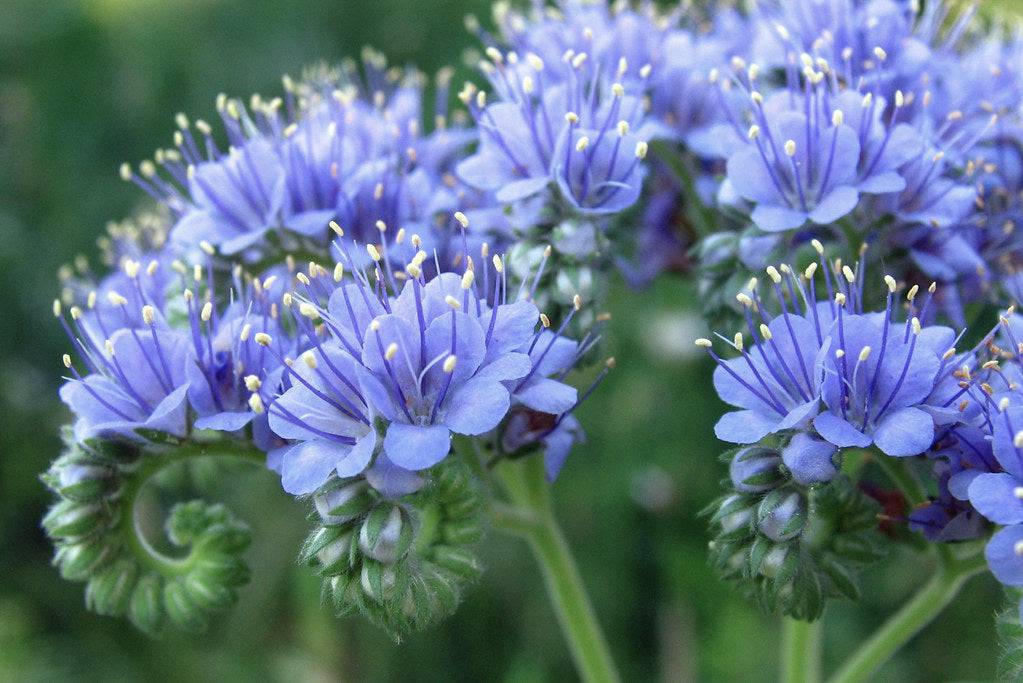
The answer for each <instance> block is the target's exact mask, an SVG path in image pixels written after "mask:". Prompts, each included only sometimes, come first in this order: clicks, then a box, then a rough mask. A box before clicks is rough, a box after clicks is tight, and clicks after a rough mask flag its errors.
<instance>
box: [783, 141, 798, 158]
mask: <svg viewBox="0 0 1023 683" xmlns="http://www.w3.org/2000/svg"><path fill="white" fill-rule="evenodd" d="M785 156H788V157H794V156H796V141H795V140H786V141H785Z"/></svg>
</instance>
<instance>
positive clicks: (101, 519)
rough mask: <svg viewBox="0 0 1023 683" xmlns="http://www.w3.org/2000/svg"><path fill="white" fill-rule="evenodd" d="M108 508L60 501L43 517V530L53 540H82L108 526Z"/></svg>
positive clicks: (93, 504) (71, 501)
mask: <svg viewBox="0 0 1023 683" xmlns="http://www.w3.org/2000/svg"><path fill="white" fill-rule="evenodd" d="M110 522H111V520H110V515H109V507H108V506H106V505H104V504H103V503H79V502H77V501H74V500H62V501H60V502H59V503H57V504H56V505H54V506H53V507H51V508H50V510H49V512H47V513H46V516H45V517H43V528H44V529H45V530H46V533H47V534H49V536H50V538H53V539H76V538H78V539H83V538H88V537H89V536H92V535H93V534H96V533H98V532H99V531H101V530H103V529H105V528H106V527H107V526H108V525H109V524H110Z"/></svg>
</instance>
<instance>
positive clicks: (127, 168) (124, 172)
mask: <svg viewBox="0 0 1023 683" xmlns="http://www.w3.org/2000/svg"><path fill="white" fill-rule="evenodd" d="M119 173H120V174H121V180H124V181H130V180H131V165H130V164H127V163H124V164H121V168H120V169H119Z"/></svg>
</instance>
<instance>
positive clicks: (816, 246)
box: [810, 240, 824, 254]
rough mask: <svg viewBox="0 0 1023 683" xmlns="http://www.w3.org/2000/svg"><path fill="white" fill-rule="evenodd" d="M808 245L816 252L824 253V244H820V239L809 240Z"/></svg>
mask: <svg viewBox="0 0 1023 683" xmlns="http://www.w3.org/2000/svg"><path fill="white" fill-rule="evenodd" d="M810 245H811V246H812V247H813V249H814V251H816V252H817V253H818V254H824V245H823V244H821V242H820V240H810Z"/></svg>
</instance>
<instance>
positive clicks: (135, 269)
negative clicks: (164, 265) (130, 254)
mask: <svg viewBox="0 0 1023 683" xmlns="http://www.w3.org/2000/svg"><path fill="white" fill-rule="evenodd" d="M122 267H123V268H124V274H125V275H127V276H128V277H130V278H131V279H133V280H134V279H135V278H137V277H138V276H139V270H141V269H142V264H141V263H139V262H138V261H133V260H131V259H125V260H124V264H123V266H122Z"/></svg>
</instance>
